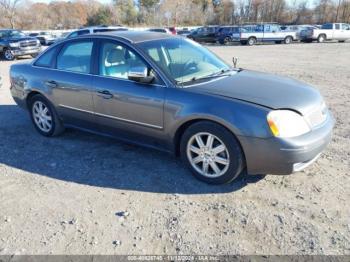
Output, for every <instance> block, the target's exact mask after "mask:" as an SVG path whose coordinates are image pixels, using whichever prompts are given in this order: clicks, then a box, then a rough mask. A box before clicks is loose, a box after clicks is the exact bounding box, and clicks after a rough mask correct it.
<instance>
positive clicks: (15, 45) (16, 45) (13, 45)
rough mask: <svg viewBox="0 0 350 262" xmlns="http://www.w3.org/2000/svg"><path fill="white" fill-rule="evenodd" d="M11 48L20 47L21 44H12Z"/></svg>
mask: <svg viewBox="0 0 350 262" xmlns="http://www.w3.org/2000/svg"><path fill="white" fill-rule="evenodd" d="M10 46H11V47H19V43H18V42H17V43H10Z"/></svg>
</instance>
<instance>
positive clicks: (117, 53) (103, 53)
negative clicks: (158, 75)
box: [99, 42, 147, 79]
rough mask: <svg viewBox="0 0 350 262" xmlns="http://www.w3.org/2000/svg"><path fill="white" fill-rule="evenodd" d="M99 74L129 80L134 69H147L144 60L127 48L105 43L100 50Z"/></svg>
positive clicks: (114, 43) (113, 43) (117, 44)
mask: <svg viewBox="0 0 350 262" xmlns="http://www.w3.org/2000/svg"><path fill="white" fill-rule="evenodd" d="M99 65H100V66H99V71H100V72H99V74H100V75H102V76H111V77H116V78H123V79H128V73H129V70H130V69H131V68H133V67H138V66H144V67H147V66H146V64H145V63H144V62H143V60H142V59H141V58H140V57H139V56H138V55H137V54H135V53H134V52H133V51H131V50H129V49H128V48H126V47H125V46H123V45H121V44H119V43H116V42H104V43H102V45H101V48H100V61H99Z"/></svg>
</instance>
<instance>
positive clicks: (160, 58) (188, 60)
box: [139, 38, 231, 84]
mask: <svg viewBox="0 0 350 262" xmlns="http://www.w3.org/2000/svg"><path fill="white" fill-rule="evenodd" d="M139 46H140V47H141V48H142V49H143V50H144V51H145V52H146V53H147V54H148V55H149V56H150V57H151V58H152V60H153V61H154V62H155V63H157V64H158V66H159V67H160V68H162V69H163V71H164V72H165V73H166V74H167V75H168V76H169V77H170V78H172V79H173V80H175V81H176V83H178V84H181V83H185V82H188V81H191V80H194V79H199V78H205V77H208V76H211V75H214V74H218V73H220V72H224V71H227V70H230V69H231V67H230V66H229V65H227V64H226V63H225V62H224V61H222V60H221V59H219V58H218V57H217V56H216V55H214V54H213V53H212V52H210V51H209V50H208V49H206V48H204V47H203V46H201V45H200V44H197V43H195V42H193V41H191V40H188V39H181V38H171V39H161V40H156V41H146V42H142V43H140V44H139Z"/></svg>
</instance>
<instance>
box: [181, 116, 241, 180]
mask: <svg viewBox="0 0 350 262" xmlns="http://www.w3.org/2000/svg"><path fill="white" fill-rule="evenodd" d="M198 137H199V138H198ZM198 141H201V143H199V142H198ZM180 152H181V158H182V160H183V162H184V163H185V164H186V166H187V167H188V168H189V169H190V170H191V171H192V173H193V175H194V177H196V178H197V179H199V180H201V181H204V182H206V183H208V184H224V183H229V182H231V181H233V180H234V179H236V178H237V177H238V176H239V175H240V173H241V172H242V170H243V168H244V166H245V162H244V155H243V151H242V149H241V146H240V144H239V142H238V141H237V139H236V138H235V136H234V135H233V134H232V133H231V132H230V131H228V130H227V129H226V128H224V127H223V126H221V125H219V124H216V123H213V122H209V121H201V122H197V123H195V124H193V125H191V126H190V127H189V128H187V129H186V131H185V132H184V134H183V135H182V138H181V144H180Z"/></svg>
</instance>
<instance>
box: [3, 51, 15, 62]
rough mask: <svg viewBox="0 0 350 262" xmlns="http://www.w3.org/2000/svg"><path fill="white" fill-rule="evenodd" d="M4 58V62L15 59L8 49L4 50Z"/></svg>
mask: <svg viewBox="0 0 350 262" xmlns="http://www.w3.org/2000/svg"><path fill="white" fill-rule="evenodd" d="M4 56H5V58H6V60H13V59H14V58H15V56H14V55H13V53H12V51H11V50H10V49H7V50H5V53H4Z"/></svg>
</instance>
